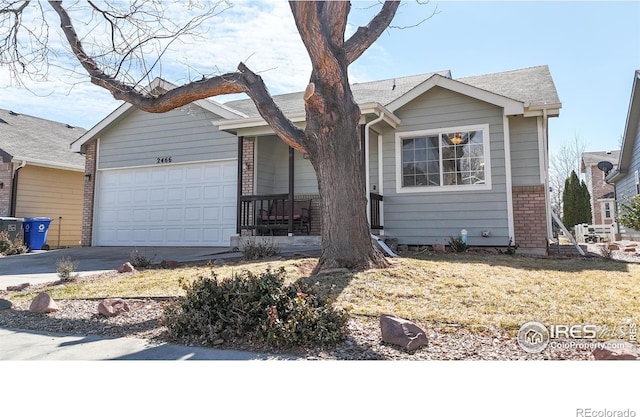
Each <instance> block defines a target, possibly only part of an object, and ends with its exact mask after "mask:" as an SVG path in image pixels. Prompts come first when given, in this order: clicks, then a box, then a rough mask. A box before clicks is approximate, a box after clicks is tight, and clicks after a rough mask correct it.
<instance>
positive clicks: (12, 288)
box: [7, 282, 31, 291]
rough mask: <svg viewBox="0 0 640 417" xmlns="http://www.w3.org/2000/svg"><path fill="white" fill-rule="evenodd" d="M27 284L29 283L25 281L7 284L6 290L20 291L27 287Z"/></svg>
mask: <svg viewBox="0 0 640 417" xmlns="http://www.w3.org/2000/svg"><path fill="white" fill-rule="evenodd" d="M29 285H31V284H29V283H28V282H25V283H24V284H20V285H9V286H8V287H7V291H22V290H24V289H25V288H27V287H28V286H29Z"/></svg>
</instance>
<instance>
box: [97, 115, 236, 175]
mask: <svg viewBox="0 0 640 417" xmlns="http://www.w3.org/2000/svg"><path fill="white" fill-rule="evenodd" d="M217 119H220V117H219V116H217V115H215V114H213V113H210V112H208V111H206V110H204V109H202V108H200V107H198V106H196V105H188V106H185V107H182V108H180V109H176V110H172V111H170V112H167V113H159V114H156V113H147V112H143V111H141V110H137V109H136V110H134V111H132V112H131V113H130V114H128V115H126V116H125V117H124V118H123V119H122V120H120V121H119V122H118V123H117V124H116V125H115V126H114V127H113V128H111V129H110V130H108V131H107V132H105V133H104V134H103V135H101V137H100V149H99V152H98V158H99V161H98V168H100V169H104V168H123V167H134V166H147V165H155V164H157V158H161V157H171V163H174V164H175V163H181V162H196V161H210V160H218V159H229V158H237V156H238V141H237V138H236V137H235V136H234V135H232V134H230V133H226V132H221V131H220V130H218V128H217V127H216V126H214V125H213V124H212V123H211V122H212V121H213V120H217Z"/></svg>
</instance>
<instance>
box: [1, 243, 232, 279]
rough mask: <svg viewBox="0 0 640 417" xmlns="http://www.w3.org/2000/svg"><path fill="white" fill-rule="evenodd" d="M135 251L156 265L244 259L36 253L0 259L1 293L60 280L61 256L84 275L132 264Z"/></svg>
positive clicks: (155, 250) (224, 250) (210, 250)
mask: <svg viewBox="0 0 640 417" xmlns="http://www.w3.org/2000/svg"><path fill="white" fill-rule="evenodd" d="M134 250H137V251H138V253H139V254H140V255H143V256H145V257H146V258H149V259H151V260H152V262H153V263H154V264H159V263H160V262H162V261H163V260H165V259H166V260H174V261H177V262H195V261H207V260H214V259H218V258H237V257H241V256H242V254H241V253H240V252H232V251H231V249H230V248H229V247H84V248H69V249H55V250H50V251H35V252H30V253H25V254H22V255H13V256H5V257H0V290H6V289H7V286H13V285H20V284H23V283H29V284H31V285H35V284H42V283H46V282H54V281H57V280H58V279H59V278H58V274H57V272H56V263H57V261H58V259H60V258H62V257H64V258H68V259H70V260H71V261H73V262H77V264H78V267H77V268H76V271H77V272H78V273H79V274H80V275H81V276H83V275H93V274H96V273H100V272H105V271H113V270H115V269H118V267H120V265H122V264H123V263H125V262H129V261H130V260H131V254H132V252H133V251H134Z"/></svg>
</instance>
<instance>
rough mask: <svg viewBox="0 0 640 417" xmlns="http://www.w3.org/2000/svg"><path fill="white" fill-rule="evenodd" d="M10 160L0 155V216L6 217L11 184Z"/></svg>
mask: <svg viewBox="0 0 640 417" xmlns="http://www.w3.org/2000/svg"><path fill="white" fill-rule="evenodd" d="M12 173H13V171H12V169H11V163H10V162H4V160H3V159H2V157H1V156H0V216H4V217H7V216H9V214H10V211H11V191H12V186H13V181H12V176H13V175H12Z"/></svg>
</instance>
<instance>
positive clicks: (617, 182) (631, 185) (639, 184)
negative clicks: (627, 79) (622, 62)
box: [606, 70, 640, 240]
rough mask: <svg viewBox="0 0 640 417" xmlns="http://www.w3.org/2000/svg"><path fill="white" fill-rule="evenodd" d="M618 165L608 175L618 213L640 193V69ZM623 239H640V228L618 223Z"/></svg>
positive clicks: (632, 90)
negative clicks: (613, 187) (613, 189)
mask: <svg viewBox="0 0 640 417" xmlns="http://www.w3.org/2000/svg"><path fill="white" fill-rule="evenodd" d="M617 165H618V167H617V168H616V169H613V170H612V171H611V172H610V173H609V175H607V177H606V181H607V182H608V183H610V184H613V185H614V186H615V197H616V204H617V207H618V213H620V206H621V205H622V204H629V201H630V200H631V199H632V198H633V197H635V196H636V195H638V194H640V70H637V71H635V73H634V74H633V85H632V87H631V100H630V103H629V112H628V114H627V122H626V126H625V128H624V133H623V139H622V149H621V151H620V159H619V160H618V163H617ZM618 227H619V233H620V237H621V238H622V239H633V240H640V230H633V229H629V228H625V227H624V226H623V225H618Z"/></svg>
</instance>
